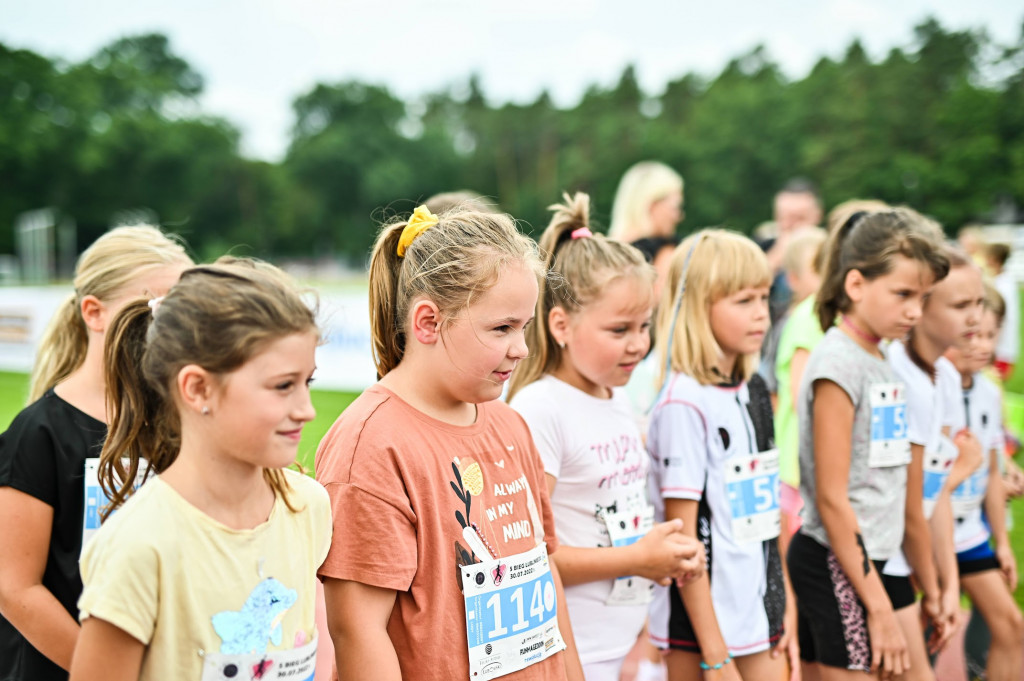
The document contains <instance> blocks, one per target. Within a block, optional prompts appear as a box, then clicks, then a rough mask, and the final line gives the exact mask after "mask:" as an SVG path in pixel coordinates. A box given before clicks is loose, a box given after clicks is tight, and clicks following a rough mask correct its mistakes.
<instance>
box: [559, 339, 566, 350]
mask: <svg viewBox="0 0 1024 681" xmlns="http://www.w3.org/2000/svg"><path fill="white" fill-rule="evenodd" d="M558 347H559V348H560V349H561V350H565V341H558Z"/></svg>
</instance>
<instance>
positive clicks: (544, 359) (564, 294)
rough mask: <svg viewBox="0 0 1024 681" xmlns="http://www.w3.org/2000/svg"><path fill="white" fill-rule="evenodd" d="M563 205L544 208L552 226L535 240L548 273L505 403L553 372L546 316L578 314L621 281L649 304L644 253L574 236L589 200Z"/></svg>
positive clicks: (584, 223)
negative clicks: (633, 285) (631, 280)
mask: <svg viewBox="0 0 1024 681" xmlns="http://www.w3.org/2000/svg"><path fill="white" fill-rule="evenodd" d="M563 200H564V203H560V204H555V205H553V206H549V208H548V210H551V211H554V215H553V216H552V218H551V222H550V223H549V224H548V226H547V229H545V230H544V233H543V234H542V235H541V237H540V250H541V253H542V254H543V256H544V266H545V268H546V269H547V271H548V274H547V278H546V281H545V282H544V285H543V287H542V290H541V293H540V296H538V298H537V313H536V315H535V317H534V319H533V325H532V326H530V328H529V329H528V330H527V332H526V333H527V335H526V344H527V347H529V348H530V354H529V355H528V356H527V358H526V359H524V360H523V361H522V362H521V363H520V365H519V367H518V368H517V369H516V371H515V373H513V374H512V382H511V384H510V385H509V393H508V397H509V399H512V396H513V395H515V394H516V393H517V392H519V390H521V389H522V388H523V387H525V386H527V385H529V384H530V383H533V382H534V381H536V380H537V379H539V378H540V377H541V376H543V375H544V374H546V373H550V372H552V371H554V370H555V369H557V368H558V367H559V366H560V365H561V363H562V359H563V352H562V349H561V348H560V347H558V344H557V343H556V342H555V340H554V338H552V336H551V330H550V328H549V327H548V315H549V313H550V312H551V310H552V309H553V308H556V307H560V308H562V309H563V310H565V311H566V312H568V313H570V314H571V313H573V312H576V311H578V310H580V309H581V308H582V307H583V306H585V305H587V304H588V303H590V302H592V301H593V300H595V299H596V298H597V297H598V296H599V295H600V294H601V291H602V290H604V288H605V287H606V286H607V285H608V284H609V283H611V282H612V281H615V280H617V279H620V278H622V277H637V278H638V279H640V280H642V281H643V283H644V284H646V285H647V286H648V287H650V291H651V298H652V300H651V304H652V305H653V303H654V301H653V295H654V293H653V287H654V268H653V267H651V266H650V265H649V264H647V261H646V260H645V259H644V256H643V254H642V253H641V252H640V251H639V250H637V249H636V248H634V247H632V246H630V245H628V244H624V243H622V242H621V241H613V240H611V239H609V238H607V237H605V236H604V235H603V234H592V235H589V236H583V235H580V236H577V237H574V236H573V232H575V231H576V230H578V229H590V197H589V196H588V195H587V194H584V193H582V192H578V193H576V194H575V195H574V196H572V197H570V196H569V195H568V194H563Z"/></svg>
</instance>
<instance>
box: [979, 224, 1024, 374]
mask: <svg viewBox="0 0 1024 681" xmlns="http://www.w3.org/2000/svg"><path fill="white" fill-rule="evenodd" d="M984 253H985V265H986V267H987V268H988V271H989V272H991V273H992V283H993V285H995V287H996V290H997V291H999V295H1001V296H1002V297H1003V300H1004V301H1005V302H1006V317H1005V318H1004V320H1003V329H1002V331H1000V332H999V342H998V343H997V344H996V361H995V367H996V371H998V372H999V378H1001V379H1002V380H1004V381H1005V380H1007V379H1008V378H1010V375H1011V374H1013V367H1014V365H1015V364H1016V363H1017V356H1018V355H1019V354H1020V289H1019V287H1018V284H1017V278H1016V277H1014V276H1013V273H1012V272H1008V271H1007V270H1006V261H1007V260H1009V259H1010V247H1009V246H1008V245H1006V244H988V245H987V246H985V247H984Z"/></svg>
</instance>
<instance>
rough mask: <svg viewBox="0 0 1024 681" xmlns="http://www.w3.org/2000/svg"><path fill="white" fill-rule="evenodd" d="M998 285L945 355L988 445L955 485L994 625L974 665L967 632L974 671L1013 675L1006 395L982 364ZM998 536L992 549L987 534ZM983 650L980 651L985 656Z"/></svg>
mask: <svg viewBox="0 0 1024 681" xmlns="http://www.w3.org/2000/svg"><path fill="white" fill-rule="evenodd" d="M998 296H999V293H998V292H997V291H995V289H992V288H989V287H987V290H986V295H985V309H984V311H983V312H982V315H981V326H980V328H979V331H978V333H977V335H976V336H975V339H974V343H973V344H972V346H971V348H970V349H968V350H964V349H961V348H958V347H955V346H954V347H951V348H950V349H949V350H948V351H947V353H946V356H947V357H948V358H949V359H950V361H952V362H953V364H954V365H955V366H956V369H957V371H958V372H959V374H960V377H961V386H962V389H963V393H962V401H961V402H960V403H959V406H960V407H961V409H962V411H963V418H964V420H965V421H966V422H967V427H968V428H971V429H972V430H974V431H975V432H976V433H977V435H978V438H979V440H980V441H981V444H982V446H983V448H984V453H985V456H984V461H983V462H982V464H981V465H980V466H979V467H978V468H977V469H976V470H975V471H974V473H973V474H972V475H971V477H970V478H969V479H968V480H967V481H966V482H964V483H963V484H962V485H960V486H959V487H957V488H956V490H955V491H954V492H953V514H954V516H955V519H956V524H955V525H954V528H955V533H954V541H955V547H956V552H957V566H958V568H959V573H960V585H961V586H962V587H963V589H964V591H966V592H967V595H968V596H970V598H971V602H972V603H973V605H974V613H972V621H973V618H974V616H975V615H976V614H977V613H979V612H980V614H981V616H982V617H983V618H984V624H985V625H987V629H988V631H989V632H990V636H991V639H990V640H991V642H990V644H989V645H988V646H987V651H984V652H987V663H985V664H983V665H978V667H979V668H972V665H971V662H972V660H974V659H976V658H977V657H979V656H978V655H975V654H971V653H972V652H973V651H971V650H970V649H969V643H970V641H969V640H967V639H965V641H964V643H965V646H968V648H967V653H968V654H967V655H966V658H967V662H968V674H969V678H972V679H973V678H987V679H988V680H989V681H1010V680H1013V681H1016V680H1017V679H1018V678H1019V677H1020V669H1021V664H1022V647H1021V644H1022V638H1024V621H1022V618H1021V613H1020V610H1019V609H1018V608H1017V606H1016V603H1014V600H1013V591H1014V589H1016V587H1017V565H1016V560H1015V559H1014V555H1013V550H1012V549H1011V547H1010V542H1009V538H1008V536H1007V531H1006V495H1005V493H1004V491H1003V483H1002V478H1001V477H1000V475H999V457H1001V456H1002V448H1003V433H1002V415H1001V412H1002V397H1001V395H1000V393H999V388H998V387H996V385H995V384H994V383H992V381H990V380H989V379H988V378H986V377H985V376H984V375H983V374H982V373H981V370H982V369H983V368H984V367H986V366H988V365H989V364H991V363H992V361H993V358H994V355H995V347H996V339H997V338H998V336H999V321H998V318H997V316H996V312H995V308H996V304H995V301H996V300H997V299H998ZM990 539H993V540H994V541H995V551H993V550H992V547H991V546H990V545H989V540H990ZM981 657H983V656H981Z"/></svg>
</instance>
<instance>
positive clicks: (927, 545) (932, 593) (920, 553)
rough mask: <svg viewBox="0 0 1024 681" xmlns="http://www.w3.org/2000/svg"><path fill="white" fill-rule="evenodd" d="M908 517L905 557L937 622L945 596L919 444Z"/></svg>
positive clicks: (914, 447) (910, 475) (910, 471)
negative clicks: (926, 502) (927, 512)
mask: <svg viewBox="0 0 1024 681" xmlns="http://www.w3.org/2000/svg"><path fill="white" fill-rule="evenodd" d="M904 517H905V521H904V530H903V553H904V555H906V558H907V563H908V564H909V565H910V569H911V570H912V571H913V572H914V577H915V578H916V579H917V583H918V585H919V586H920V587H921V591H923V592H924V601H923V602H922V604H921V607H922V609H923V610H924V612H925V614H927V615H928V617H929V618H932V619H933V620H934V619H935V618H937V617H939V614H940V601H941V592H940V591H939V579H938V576H937V573H936V570H935V562H934V561H933V559H932V533H931V528H930V527H929V524H928V519H927V518H925V515H924V447H923V446H922V445H919V444H911V445H910V465H909V466H907V498H906V505H905V508H904ZM950 536H952V535H950Z"/></svg>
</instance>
